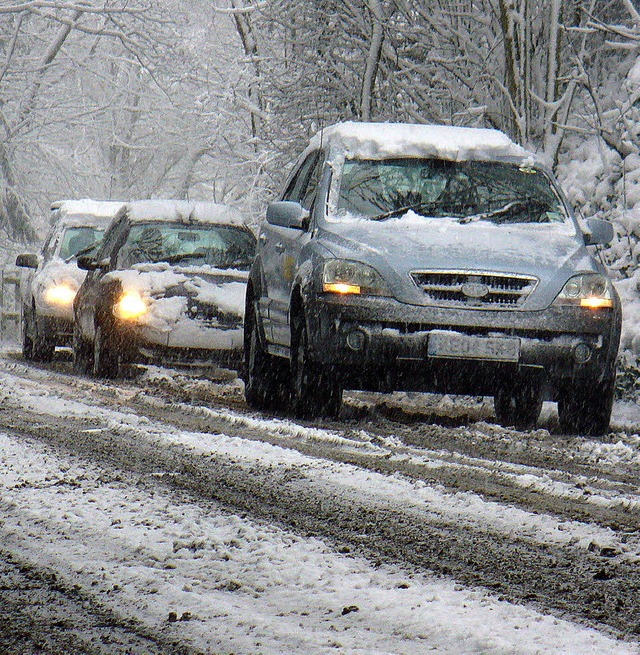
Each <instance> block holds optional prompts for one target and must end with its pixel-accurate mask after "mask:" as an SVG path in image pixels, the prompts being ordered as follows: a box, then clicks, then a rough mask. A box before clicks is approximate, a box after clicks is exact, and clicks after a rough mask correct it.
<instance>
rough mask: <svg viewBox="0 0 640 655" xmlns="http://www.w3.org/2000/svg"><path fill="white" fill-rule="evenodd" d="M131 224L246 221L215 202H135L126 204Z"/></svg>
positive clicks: (235, 222) (244, 223) (232, 223)
mask: <svg viewBox="0 0 640 655" xmlns="http://www.w3.org/2000/svg"><path fill="white" fill-rule="evenodd" d="M124 211H126V214H127V217H128V218H129V220H130V221H131V222H134V223H144V222H149V221H172V222H173V221H176V220H180V221H182V222H184V223H217V224H221V225H238V226H246V225H247V221H246V219H245V218H244V216H243V215H242V214H241V213H240V211H239V210H238V209H236V208H235V207H232V206H230V205H225V204H221V203H216V202H202V201H199V202H191V201H188V200H161V199H153V200H135V201H132V202H128V203H127V204H126V208H125V209H124Z"/></svg>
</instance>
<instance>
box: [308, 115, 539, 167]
mask: <svg viewBox="0 0 640 655" xmlns="http://www.w3.org/2000/svg"><path fill="white" fill-rule="evenodd" d="M323 144H327V145H328V146H329V152H330V159H331V160H333V161H339V160H341V159H350V158H355V159H386V158H391V157H425V158H437V159H446V160H450V161H468V160H489V161H495V160H516V161H520V162H523V163H524V162H525V161H527V160H531V163H533V155H531V154H530V153H528V152H527V151H526V150H524V148H522V147H520V146H519V145H517V144H516V143H514V142H513V141H511V139H509V137H508V136H507V135H506V134H504V133H503V132H500V131H498V130H490V129H479V128H469V127H451V126H444V125H409V124H403V123H354V122H347V123H339V124H337V125H332V126H330V127H327V128H325V129H324V130H322V131H321V132H319V133H318V134H316V135H315V136H314V137H313V139H312V140H311V144H310V146H309V148H308V150H315V149H317V148H320V147H321V146H322V145H323Z"/></svg>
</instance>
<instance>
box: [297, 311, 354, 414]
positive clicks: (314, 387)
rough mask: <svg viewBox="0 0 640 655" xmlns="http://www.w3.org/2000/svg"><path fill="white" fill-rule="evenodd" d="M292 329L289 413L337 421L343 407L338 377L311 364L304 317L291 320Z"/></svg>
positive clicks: (318, 365) (316, 364) (313, 363)
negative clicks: (324, 417) (327, 417)
mask: <svg viewBox="0 0 640 655" xmlns="http://www.w3.org/2000/svg"><path fill="white" fill-rule="evenodd" d="M291 327H292V329H291V337H292V343H291V410H292V412H293V413H294V415H296V416H298V417H300V418H316V417H319V416H329V417H331V418H336V417H337V416H338V414H339V413H340V407H341V406H342V387H341V386H340V383H339V381H338V378H337V376H336V375H335V374H334V373H333V372H332V371H330V370H329V369H328V367H326V366H322V365H321V364H319V363H318V362H315V361H313V359H312V357H311V353H310V348H309V333H308V330H307V324H306V321H305V318H304V316H303V315H298V316H296V317H294V320H293V324H292V326H291Z"/></svg>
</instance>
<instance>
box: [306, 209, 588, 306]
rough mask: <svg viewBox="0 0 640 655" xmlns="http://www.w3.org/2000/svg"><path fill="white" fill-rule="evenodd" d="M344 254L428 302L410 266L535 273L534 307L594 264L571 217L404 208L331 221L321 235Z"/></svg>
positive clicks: (404, 295)
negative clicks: (462, 218) (478, 217)
mask: <svg viewBox="0 0 640 655" xmlns="http://www.w3.org/2000/svg"><path fill="white" fill-rule="evenodd" d="M319 236H320V238H321V239H322V241H323V244H324V245H325V247H326V248H327V249H328V250H329V251H330V252H331V253H332V255H334V256H335V257H339V258H346V259H355V260H358V261H362V262H365V263H367V264H370V265H372V266H373V267H374V268H376V269H377V270H378V271H379V272H380V273H381V274H382V275H383V277H384V278H385V280H386V281H387V283H388V284H389V285H390V286H391V290H392V292H393V294H394V295H395V296H396V297H397V298H398V299H399V300H402V301H403V302H411V303H414V304H426V301H425V299H424V296H423V295H422V294H421V293H420V292H419V291H418V289H417V287H416V286H415V285H413V283H408V280H410V278H409V274H410V273H411V272H412V271H421V270H456V271H477V272H481V271H482V272H494V273H508V274H514V275H529V276H534V277H536V278H537V279H538V280H539V283H538V286H537V289H536V291H535V293H533V294H532V295H531V296H530V298H529V300H528V301H527V305H528V308H529V309H534V308H536V306H537V307H544V306H548V304H549V303H550V302H552V301H553V299H554V298H555V296H556V295H557V294H558V293H559V291H560V290H561V289H562V286H563V285H564V283H565V282H566V280H567V279H568V277H570V276H571V275H572V274H573V273H574V272H577V271H596V270H599V268H598V265H597V264H596V263H595V261H594V260H593V259H592V258H591V257H590V255H589V253H588V252H587V250H586V248H585V246H584V243H583V241H582V239H581V237H580V235H578V234H577V232H576V230H575V228H574V227H573V226H572V225H571V224H559V223H558V224H550V223H548V224H527V225H523V224H519V225H515V224H510V225H505V224H503V225H499V224H495V223H491V222H488V221H477V222H471V223H466V224H460V223H459V222H458V221H457V220H454V219H447V218H445V219H442V218H440V219H428V218H423V217H419V216H417V215H415V214H414V215H407V216H405V217H403V218H400V219H389V220H386V221H370V220H345V221H340V222H338V221H336V222H332V223H328V224H326V226H325V227H324V228H323V229H322V230H321V234H320V235H319Z"/></svg>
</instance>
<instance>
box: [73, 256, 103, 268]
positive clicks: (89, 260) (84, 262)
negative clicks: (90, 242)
mask: <svg viewBox="0 0 640 655" xmlns="http://www.w3.org/2000/svg"><path fill="white" fill-rule="evenodd" d="M76 265H77V266H78V268H80V269H82V270H83V271H95V270H96V269H98V268H100V265H99V263H98V262H97V261H96V260H95V258H94V257H92V256H91V255H78V258H77V259H76Z"/></svg>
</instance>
